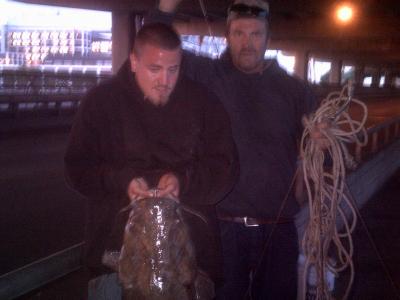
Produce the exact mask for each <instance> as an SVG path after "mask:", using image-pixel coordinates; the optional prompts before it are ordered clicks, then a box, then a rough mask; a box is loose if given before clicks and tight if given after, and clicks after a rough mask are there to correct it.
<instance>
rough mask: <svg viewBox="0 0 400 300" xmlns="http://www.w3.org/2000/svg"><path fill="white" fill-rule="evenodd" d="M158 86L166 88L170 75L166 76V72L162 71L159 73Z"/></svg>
mask: <svg viewBox="0 0 400 300" xmlns="http://www.w3.org/2000/svg"><path fill="white" fill-rule="evenodd" d="M158 81H159V83H160V85H164V86H168V85H169V82H170V75H169V74H168V71H167V70H164V71H162V72H161V73H160V76H159V78H158Z"/></svg>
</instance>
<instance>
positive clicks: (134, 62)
mask: <svg viewBox="0 0 400 300" xmlns="http://www.w3.org/2000/svg"><path fill="white" fill-rule="evenodd" d="M129 60H130V61H131V71H132V72H133V73H135V72H136V65H137V57H136V55H135V54H134V53H133V52H132V53H131V54H130V55H129Z"/></svg>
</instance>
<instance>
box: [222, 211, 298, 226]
mask: <svg viewBox="0 0 400 300" xmlns="http://www.w3.org/2000/svg"><path fill="white" fill-rule="evenodd" d="M218 219H219V220H222V221H228V222H235V223H240V224H243V225H244V226H246V227H256V226H259V225H265V224H285V223H292V222H293V221H294V220H293V219H291V218H282V217H281V218H279V219H278V220H271V219H262V218H252V217H231V216H225V215H220V214H218Z"/></svg>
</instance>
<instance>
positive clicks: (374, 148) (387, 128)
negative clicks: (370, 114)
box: [354, 117, 400, 163]
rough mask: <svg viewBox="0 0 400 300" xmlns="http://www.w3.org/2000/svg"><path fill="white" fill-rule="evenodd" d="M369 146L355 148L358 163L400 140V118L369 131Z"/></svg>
mask: <svg viewBox="0 0 400 300" xmlns="http://www.w3.org/2000/svg"><path fill="white" fill-rule="evenodd" d="M367 134H368V144H367V145H366V146H364V147H361V146H358V145H357V146H356V147H355V153H354V156H355V159H356V161H357V162H359V163H360V162H362V161H363V160H365V159H367V158H368V157H371V156H372V155H374V154H376V153H377V152H378V151H380V150H381V149H383V148H384V147H386V146H387V145H389V144H390V143H392V142H394V141H395V140H397V139H399V138H400V117H395V118H392V119H390V120H387V121H385V122H383V123H380V124H378V125H375V126H373V127H371V128H368V129H367Z"/></svg>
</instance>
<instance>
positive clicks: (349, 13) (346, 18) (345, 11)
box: [335, 3, 354, 24]
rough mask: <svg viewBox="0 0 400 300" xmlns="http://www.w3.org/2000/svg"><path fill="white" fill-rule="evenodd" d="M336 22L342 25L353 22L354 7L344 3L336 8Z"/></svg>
mask: <svg viewBox="0 0 400 300" xmlns="http://www.w3.org/2000/svg"><path fill="white" fill-rule="evenodd" d="M335 16H336V20H337V21H338V22H340V23H342V24H348V23H350V22H351V21H352V20H353V17H354V7H353V6H352V5H351V4H348V3H343V4H340V5H338V6H337V7H336V10H335Z"/></svg>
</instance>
